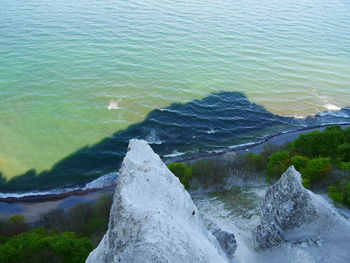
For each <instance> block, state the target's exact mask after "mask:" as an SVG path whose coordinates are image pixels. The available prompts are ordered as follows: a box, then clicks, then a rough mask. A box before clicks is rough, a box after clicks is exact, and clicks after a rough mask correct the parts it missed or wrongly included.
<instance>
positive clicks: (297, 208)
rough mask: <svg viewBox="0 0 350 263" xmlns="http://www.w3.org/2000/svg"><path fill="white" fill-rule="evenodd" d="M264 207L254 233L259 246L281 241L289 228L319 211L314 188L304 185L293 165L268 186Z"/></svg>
mask: <svg viewBox="0 0 350 263" xmlns="http://www.w3.org/2000/svg"><path fill="white" fill-rule="evenodd" d="M260 210H261V219H260V220H261V223H260V225H259V226H257V227H256V228H255V229H253V233H252V234H253V240H254V244H255V247H256V248H257V249H258V250H264V249H267V248H270V247H273V246H276V245H278V244H280V243H281V242H283V241H284V237H283V234H284V232H285V231H287V230H290V229H293V228H295V227H300V226H301V225H303V224H305V223H309V222H311V221H313V220H314V219H315V218H316V217H317V215H318V213H317V209H316V206H315V204H314V201H313V199H312V197H311V194H310V192H309V191H308V190H307V189H305V188H304V187H303V186H302V180H301V175H300V173H299V172H297V171H296V170H295V168H294V167H293V166H292V167H290V168H289V169H288V170H287V171H286V172H285V173H284V174H283V175H282V177H281V178H280V179H279V180H278V181H277V182H276V183H275V184H274V185H273V186H271V187H270V188H269V189H268V190H267V192H266V195H265V197H264V198H263V200H262V202H261V205H260Z"/></svg>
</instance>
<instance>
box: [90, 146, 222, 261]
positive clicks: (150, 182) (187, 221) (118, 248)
mask: <svg viewBox="0 0 350 263" xmlns="http://www.w3.org/2000/svg"><path fill="white" fill-rule="evenodd" d="M86 262H88V263H100V262H101V263H102V262H106V263H107V262H108V263H111V262H121V263H123V262H125V263H132V262H135V263H137V262H146V263H147V262H153V263H157V262H162V263H163V262H174V263H175V262H179V263H184V262H213V263H220V262H229V260H228V258H227V257H226V255H225V254H224V252H223V251H222V249H221V248H220V245H219V243H218V241H217V240H216V239H215V237H214V236H213V235H212V234H210V233H209V232H208V231H207V229H206V228H205V227H204V225H202V222H201V220H200V217H199V215H198V210H197V208H196V206H195V205H194V203H193V202H192V199H191V197H190V195H189V194H188V193H187V191H186V190H185V189H184V187H183V185H182V184H181V183H180V181H179V179H178V178H177V177H175V176H174V175H173V174H172V173H171V172H170V171H169V170H168V168H167V167H166V165H165V164H164V163H163V162H162V161H161V159H160V158H159V156H158V155H157V154H155V153H154V152H153V150H152V149H151V147H150V146H149V145H148V144H147V143H146V142H145V141H141V140H131V141H130V143H129V151H128V153H127V154H126V156H125V158H124V161H123V164H122V168H121V172H120V176H119V181H118V185H117V187H116V192H115V195H114V201H113V205H112V208H111V215H110V221H109V228H108V231H107V233H106V234H105V236H104V237H103V239H102V241H101V242H100V244H99V246H98V247H97V248H96V249H95V250H94V251H92V252H91V253H90V255H89V257H88V259H87V261H86Z"/></svg>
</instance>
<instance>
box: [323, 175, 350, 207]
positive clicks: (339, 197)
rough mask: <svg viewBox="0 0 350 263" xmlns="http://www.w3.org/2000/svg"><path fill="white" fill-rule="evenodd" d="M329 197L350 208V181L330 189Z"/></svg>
mask: <svg viewBox="0 0 350 263" xmlns="http://www.w3.org/2000/svg"><path fill="white" fill-rule="evenodd" d="M328 190H329V194H328V195H329V196H330V197H331V198H332V199H333V200H334V201H335V202H339V203H342V204H344V205H346V206H350V181H347V182H340V183H338V185H337V186H335V185H332V186H329V187H328Z"/></svg>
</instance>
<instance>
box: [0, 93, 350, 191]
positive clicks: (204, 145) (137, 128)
mask: <svg viewBox="0 0 350 263" xmlns="http://www.w3.org/2000/svg"><path fill="white" fill-rule="evenodd" d="M349 116H350V109H349V108H344V109H342V110H340V111H338V112H335V113H334V114H324V113H322V114H319V115H316V116H314V117H308V118H306V119H296V118H292V117H283V116H279V115H276V114H273V113H271V112H269V111H267V110H266V109H265V108H264V107H262V106H260V105H257V104H255V103H251V102H250V101H249V99H248V98H247V97H246V96H245V95H244V94H243V93H240V92H219V93H214V94H211V95H209V96H207V97H205V98H203V99H198V100H193V101H190V102H188V103H185V104H171V105H170V106H168V107H166V108H162V109H155V110H153V111H151V112H150V113H149V114H148V115H147V116H146V118H145V119H144V121H142V122H139V123H136V124H133V125H131V126H129V127H128V128H127V129H125V130H121V131H117V132H116V133H114V134H113V135H112V136H110V137H107V138H104V139H103V140H101V141H100V142H98V143H96V144H94V145H91V146H85V147H83V148H80V149H78V150H77V151H76V152H74V153H72V154H70V155H69V156H67V157H66V158H64V159H62V160H60V161H59V162H57V163H56V164H54V165H53V167H52V168H51V169H50V170H47V171H43V172H37V171H36V170H34V169H32V170H28V171H27V172H26V173H24V174H21V175H18V176H16V177H14V178H12V179H10V180H8V181H7V180H5V177H4V175H2V174H1V173H0V191H1V192H15V191H33V190H48V189H53V188H59V187H73V186H79V185H84V184H86V183H87V182H90V181H92V180H94V179H96V178H98V177H101V176H103V175H106V174H108V173H111V172H116V171H117V169H118V168H119V166H120V164H121V162H122V160H123V157H124V155H125V153H126V150H127V146H128V141H129V140H130V139H132V138H138V139H144V140H146V141H148V142H149V143H150V144H151V145H152V148H153V149H154V150H155V152H157V153H158V154H160V155H162V156H163V157H164V156H165V157H166V156H172V155H174V154H176V153H179V152H182V153H184V152H187V153H195V152H199V151H205V150H215V149H219V148H224V147H227V146H230V145H236V144H242V143H248V142H253V141H257V140H259V139H261V138H263V137H264V136H265V135H267V134H271V133H276V132H280V131H284V130H289V129H297V128H301V127H307V126H316V125H323V124H327V123H344V122H349V120H350V117H349ZM53 147H54V145H53Z"/></svg>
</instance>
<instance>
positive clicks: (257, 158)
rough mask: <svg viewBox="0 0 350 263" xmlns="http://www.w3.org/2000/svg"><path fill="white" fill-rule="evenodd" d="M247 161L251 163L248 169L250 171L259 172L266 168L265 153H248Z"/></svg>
mask: <svg viewBox="0 0 350 263" xmlns="http://www.w3.org/2000/svg"><path fill="white" fill-rule="evenodd" d="M247 161H248V163H249V167H247V168H248V169H247V170H249V171H252V172H259V171H263V170H265V168H266V160H265V159H264V156H263V154H256V153H247Z"/></svg>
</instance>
